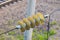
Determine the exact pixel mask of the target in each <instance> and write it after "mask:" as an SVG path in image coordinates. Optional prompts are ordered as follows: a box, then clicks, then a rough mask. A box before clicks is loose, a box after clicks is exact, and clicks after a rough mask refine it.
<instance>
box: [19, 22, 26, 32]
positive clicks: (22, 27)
mask: <svg viewBox="0 0 60 40" xmlns="http://www.w3.org/2000/svg"><path fill="white" fill-rule="evenodd" d="M18 25H20V26H21V32H24V31H25V27H26V24H25V23H24V22H23V21H18Z"/></svg>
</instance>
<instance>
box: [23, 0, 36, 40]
mask: <svg viewBox="0 0 60 40" xmlns="http://www.w3.org/2000/svg"><path fill="white" fill-rule="evenodd" d="M27 2H28V7H27V12H26V17H28V16H31V15H32V14H35V4H36V0H27ZM32 32H33V28H30V30H26V31H25V32H24V40H32Z"/></svg>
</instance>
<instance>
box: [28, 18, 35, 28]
mask: <svg viewBox="0 0 60 40" xmlns="http://www.w3.org/2000/svg"><path fill="white" fill-rule="evenodd" d="M28 20H29V21H30V23H31V28H34V27H35V20H34V19H33V18H32V17H28Z"/></svg>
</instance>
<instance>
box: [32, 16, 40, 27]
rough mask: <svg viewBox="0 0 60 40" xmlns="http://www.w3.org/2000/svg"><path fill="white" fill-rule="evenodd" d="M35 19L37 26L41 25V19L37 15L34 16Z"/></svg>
mask: <svg viewBox="0 0 60 40" xmlns="http://www.w3.org/2000/svg"><path fill="white" fill-rule="evenodd" d="M32 17H33V18H34V20H35V24H36V26H38V25H39V23H40V22H39V21H40V19H39V18H38V16H37V15H33V16H32Z"/></svg>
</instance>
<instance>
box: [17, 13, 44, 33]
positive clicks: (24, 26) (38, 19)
mask: <svg viewBox="0 0 60 40" xmlns="http://www.w3.org/2000/svg"><path fill="white" fill-rule="evenodd" d="M40 24H44V16H43V14H41V13H37V14H35V15H32V16H31V17H28V18H23V20H22V21H18V25H20V26H21V31H22V32H24V31H25V30H29V29H30V28H34V27H35V26H38V25H40Z"/></svg>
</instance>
